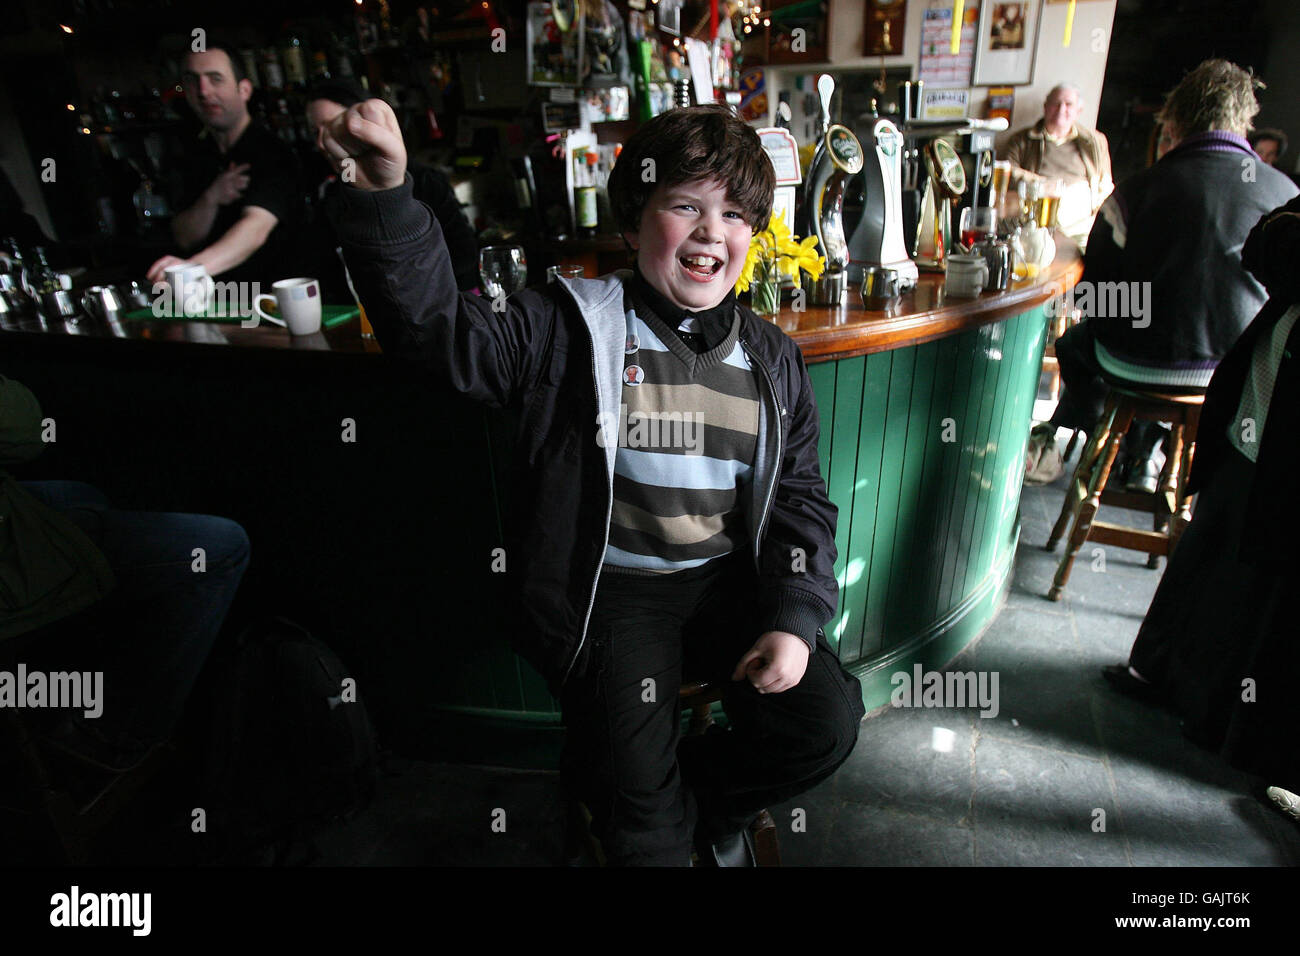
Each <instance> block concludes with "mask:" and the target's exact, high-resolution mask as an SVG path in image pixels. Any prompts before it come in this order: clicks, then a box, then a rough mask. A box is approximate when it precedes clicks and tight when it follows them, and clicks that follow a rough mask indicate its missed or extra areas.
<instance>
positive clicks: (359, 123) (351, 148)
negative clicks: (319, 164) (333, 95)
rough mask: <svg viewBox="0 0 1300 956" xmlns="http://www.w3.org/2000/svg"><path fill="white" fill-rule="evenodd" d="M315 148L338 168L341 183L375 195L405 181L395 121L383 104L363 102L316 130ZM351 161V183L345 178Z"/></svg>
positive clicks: (403, 153) (403, 146)
mask: <svg viewBox="0 0 1300 956" xmlns="http://www.w3.org/2000/svg"><path fill="white" fill-rule="evenodd" d="M316 145H317V146H318V147H319V148H320V149H321V150H323V151H324V152H325V153H326V154H327V155H329V156H330V157H331V158H332V159H333V160H334V162H335V164H336V165H339V166H341V174H342V178H343V181H344V182H351V183H352V185H353V186H356V187H357V188H358V189H366V190H370V191H372V192H373V191H376V190H380V189H392V188H393V187H394V186H400V185H401V184H402V181H403V180H404V179H405V178H406V144H405V143H403V142H402V130H401V127H399V126H398V125H397V117H396V116H395V115H394V114H393V110H392V107H390V106H389V105H388V104H387V103H385V102H384V101H383V100H366V101H365V102H364V103H357V104H355V105H353V106H349V107H348V108H347V109H346V110H344V111H343V112H342V113H340V114H339V115H338V116H336V117H335V118H334V119H332V120H331V121H330V122H328V123H326V124H325V125H323V126H322V127H321V128H320V133H319V135H318V136H317V139H316ZM348 160H352V161H353V162H354V163H355V164H356V165H355V166H354V167H353V172H354V173H355V178H354V179H351V180H350V179H349V178H348V166H347V161H348Z"/></svg>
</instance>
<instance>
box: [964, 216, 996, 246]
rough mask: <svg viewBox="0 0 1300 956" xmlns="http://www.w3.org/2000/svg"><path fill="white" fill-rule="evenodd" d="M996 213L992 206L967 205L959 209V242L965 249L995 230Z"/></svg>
mask: <svg viewBox="0 0 1300 956" xmlns="http://www.w3.org/2000/svg"><path fill="white" fill-rule="evenodd" d="M997 224H998V220H997V214H996V212H995V210H994V209H993V207H992V206H967V207H966V208H965V209H963V210H962V211H961V243H962V245H964V246H965V247H966V248H967V249H969V248H971V247H972V246H974V245H975V243H977V242H979V241H980V240H981V239H983V238H984V237H985V236H991V235H993V234H994V233H996V232H997Z"/></svg>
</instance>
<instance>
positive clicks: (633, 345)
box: [623, 332, 641, 355]
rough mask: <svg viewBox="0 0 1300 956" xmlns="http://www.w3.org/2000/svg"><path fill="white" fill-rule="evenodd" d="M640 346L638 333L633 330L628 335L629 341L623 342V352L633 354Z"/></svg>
mask: <svg viewBox="0 0 1300 956" xmlns="http://www.w3.org/2000/svg"><path fill="white" fill-rule="evenodd" d="M640 347H641V340H640V339H639V338H637V335H636V333H635V332H633V333H632V334H631V335H629V336H628V337H627V341H626V342H624V343H623V354H624V355H631V354H632V353H633V352H635V351H636V350H637V349H639V348H640Z"/></svg>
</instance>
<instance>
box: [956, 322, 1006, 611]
mask: <svg viewBox="0 0 1300 956" xmlns="http://www.w3.org/2000/svg"><path fill="white" fill-rule="evenodd" d="M1014 325H1015V320H1009V321H1007V322H999V323H998V324H997V325H996V326H994V327H993V329H994V331H993V334H992V336H991V338H990V341H989V349H990V362H991V363H992V365H993V366H994V367H995V369H996V372H995V375H996V379H995V381H996V385H995V387H994V389H993V401H992V402H991V403H990V406H989V421H988V426H987V427H986V428H985V429H984V437H985V440H984V446H983V449H982V453H981V455H980V503H979V508H978V509H977V510H976V513H975V521H974V523H973V524H972V525H971V550H970V555H971V561H970V563H969V564H968V565H967V566H966V582H965V585H964V586H963V587H962V592H963V593H970V591H971V590H972V589H974V588H975V587H976V585H977V584H978V583H979V582H980V581H981V580H982V579H983V578H984V575H985V574H987V573H988V569H989V563H988V562H989V554H990V553H991V551H992V550H993V549H992V548H991V547H990V542H991V541H992V540H993V538H994V537H995V536H993V535H990V534H989V533H988V532H989V531H990V528H989V523H990V519H989V515H990V513H996V512H999V511H1000V510H1001V507H1002V487H1001V486H1000V485H998V484H997V481H996V479H997V462H998V457H999V453H1000V451H1001V448H1000V445H999V443H998V438H999V435H1000V433H1001V426H1002V415H1003V411H1004V408H1005V405H1006V396H1007V390H1008V389H1009V388H1010V386H1011V373H1010V371H1009V369H1008V366H1009V365H1010V362H1009V361H1007V349H1008V347H1009V346H1010V343H1011V341H1012V338H1013V333H1012V329H1013V327H1014Z"/></svg>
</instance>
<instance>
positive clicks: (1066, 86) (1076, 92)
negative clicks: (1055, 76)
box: [1043, 83, 1083, 103]
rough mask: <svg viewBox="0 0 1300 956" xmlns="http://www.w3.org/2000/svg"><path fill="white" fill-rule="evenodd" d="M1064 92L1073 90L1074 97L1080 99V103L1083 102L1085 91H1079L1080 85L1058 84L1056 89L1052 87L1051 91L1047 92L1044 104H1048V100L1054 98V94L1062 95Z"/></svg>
mask: <svg viewBox="0 0 1300 956" xmlns="http://www.w3.org/2000/svg"><path fill="white" fill-rule="evenodd" d="M1063 90H1073V91H1074V95H1075V96H1077V97H1078V98H1079V102H1080V103H1082V102H1083V90H1081V89H1079V87H1078V85H1077V84H1075V83H1057V84H1056V85H1055V86H1054V87H1052V88H1051V89H1050V90H1048V91H1047V95H1046V96H1045V97H1043V102H1044V103H1046V102H1047V101H1048V100H1050V99H1051V98H1052V96H1053V95H1054V94H1056V93H1060V92H1062V91H1063Z"/></svg>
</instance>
